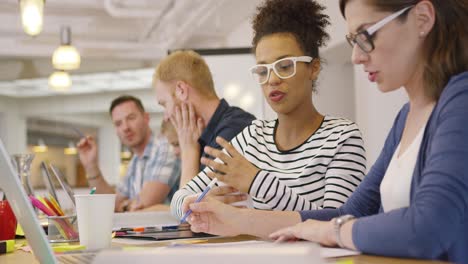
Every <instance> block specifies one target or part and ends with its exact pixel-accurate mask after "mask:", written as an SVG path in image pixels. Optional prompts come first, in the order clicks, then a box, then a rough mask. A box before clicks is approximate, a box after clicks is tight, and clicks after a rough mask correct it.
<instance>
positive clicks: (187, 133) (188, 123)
mask: <svg viewBox="0 0 468 264" xmlns="http://www.w3.org/2000/svg"><path fill="white" fill-rule="evenodd" d="M171 122H172V125H173V126H174V127H175V128H176V131H177V137H178V139H179V146H180V149H181V150H182V152H183V151H186V150H187V149H192V150H193V149H196V151H197V152H198V151H199V148H200V145H199V144H198V139H199V138H200V136H201V134H202V132H203V129H204V124H203V120H202V119H201V118H197V117H196V115H195V109H194V108H193V106H192V104H189V105H187V103H182V104H181V105H180V106H176V109H175V116H173V117H171Z"/></svg>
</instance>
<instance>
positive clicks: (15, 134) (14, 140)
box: [0, 96, 27, 154]
mask: <svg viewBox="0 0 468 264" xmlns="http://www.w3.org/2000/svg"><path fill="white" fill-rule="evenodd" d="M20 108H21V106H20V105H18V103H17V101H16V100H14V99H12V98H9V97H4V96H0V138H1V139H2V141H3V143H4V144H5V148H6V149H7V151H8V152H9V153H10V154H15V153H24V152H25V151H26V148H27V147H26V117H25V116H24V115H22V114H21V111H20Z"/></svg>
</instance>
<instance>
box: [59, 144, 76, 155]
mask: <svg viewBox="0 0 468 264" xmlns="http://www.w3.org/2000/svg"><path fill="white" fill-rule="evenodd" d="M77 152H78V151H77V150H76V147H75V144H74V143H73V142H71V141H70V142H68V147H66V148H64V149H63V153H64V154H65V155H76V153H77Z"/></svg>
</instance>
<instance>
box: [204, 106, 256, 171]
mask: <svg viewBox="0 0 468 264" xmlns="http://www.w3.org/2000/svg"><path fill="white" fill-rule="evenodd" d="M253 120H255V116H254V115H252V114H250V113H248V112H246V111H244V110H242V109H241V108H239V107H235V106H230V105H229V104H228V103H227V102H226V100H224V99H221V101H220V103H219V105H218V107H217V108H216V111H215V113H214V114H213V116H212V117H211V119H210V122H208V125H207V126H206V128H205V130H203V132H202V134H201V136H200V138H199V139H198V143H199V144H200V147H201V151H200V153H202V157H207V154H205V151H203V150H204V148H205V146H210V147H213V148H217V149H220V146H219V145H218V143H216V137H217V136H220V137H222V138H224V139H226V140H227V141H231V139H233V138H234V137H235V136H236V135H237V134H239V133H240V132H242V130H243V129H244V128H245V127H247V126H248V125H250V124H251V123H252V121H253ZM204 168H205V165H203V164H200V171H201V170H203V169H204Z"/></svg>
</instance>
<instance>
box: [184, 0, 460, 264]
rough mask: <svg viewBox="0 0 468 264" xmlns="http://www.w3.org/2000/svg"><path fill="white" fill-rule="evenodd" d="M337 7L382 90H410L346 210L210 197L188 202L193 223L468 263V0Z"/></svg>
mask: <svg viewBox="0 0 468 264" xmlns="http://www.w3.org/2000/svg"><path fill="white" fill-rule="evenodd" d="M340 7H341V11H342V14H343V16H344V17H345V19H346V22H347V24H348V29H349V31H350V32H351V33H350V34H349V35H348V36H346V38H347V39H348V41H349V43H350V44H351V46H352V47H353V53H352V61H353V63H355V64H358V65H363V67H364V70H365V71H366V72H368V78H369V81H371V82H375V83H377V86H378V87H379V89H380V90H381V91H382V92H390V91H394V90H396V89H399V88H400V87H404V89H405V91H406V93H407V94H408V98H409V103H407V104H405V105H404V106H403V108H402V109H401V111H400V113H399V114H398V116H397V117H396V119H395V122H394V124H393V127H392V129H391V131H390V133H389V134H388V137H387V140H386V141H385V145H384V148H383V150H382V152H381V154H380V156H379V158H378V159H377V161H376V163H375V164H374V166H373V167H372V169H371V170H370V171H369V173H368V174H367V176H366V177H365V179H364V181H363V182H362V183H361V185H360V186H359V187H358V188H357V190H356V191H355V192H354V193H353V195H352V196H351V197H350V198H349V200H348V201H347V202H346V203H345V204H344V205H343V206H341V207H340V208H339V209H325V210H319V211H301V212H300V213H297V212H289V213H285V212H265V211H255V210H248V209H243V210H239V209H235V208H233V207H230V206H227V205H224V204H221V203H218V202H216V201H213V200H212V199H211V201H207V202H202V203H197V204H191V205H190V208H191V209H192V210H193V211H194V212H195V213H194V214H193V215H192V217H191V218H190V219H189V222H190V223H191V224H192V230H194V231H197V232H200V231H202V232H208V233H214V234H229V235H236V234H241V233H247V234H254V235H258V236H267V235H268V233H270V232H272V231H274V230H276V229H279V228H283V229H281V230H279V231H276V232H274V233H273V234H271V235H270V238H272V239H276V240H278V241H286V240H296V239H304V240H309V241H315V242H319V243H321V244H323V245H327V246H340V247H346V248H351V249H357V250H359V251H362V252H364V253H369V254H374V255H385V256H394V257H411V258H426V259H440V260H448V261H451V262H456V263H468V251H467V248H468V225H467V223H468V162H467V160H468V126H467V124H468V49H467V47H468V27H467V26H466V22H467V21H468V1H466V0H444V1H440V0H340ZM209 200H210V199H209ZM288 226H289V227H288Z"/></svg>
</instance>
